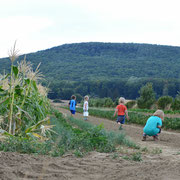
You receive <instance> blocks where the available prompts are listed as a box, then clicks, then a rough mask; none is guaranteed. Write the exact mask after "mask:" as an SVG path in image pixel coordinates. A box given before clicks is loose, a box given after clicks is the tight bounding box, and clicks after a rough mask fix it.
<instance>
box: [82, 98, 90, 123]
mask: <svg viewBox="0 0 180 180" xmlns="http://www.w3.org/2000/svg"><path fill="white" fill-rule="evenodd" d="M88 100H89V96H85V97H84V105H83V116H84V120H85V121H87V117H88V115H89V113H88Z"/></svg>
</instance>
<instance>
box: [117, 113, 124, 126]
mask: <svg viewBox="0 0 180 180" xmlns="http://www.w3.org/2000/svg"><path fill="white" fill-rule="evenodd" d="M116 122H117V123H119V122H120V123H121V124H124V123H125V115H121V116H118V117H117V121H116Z"/></svg>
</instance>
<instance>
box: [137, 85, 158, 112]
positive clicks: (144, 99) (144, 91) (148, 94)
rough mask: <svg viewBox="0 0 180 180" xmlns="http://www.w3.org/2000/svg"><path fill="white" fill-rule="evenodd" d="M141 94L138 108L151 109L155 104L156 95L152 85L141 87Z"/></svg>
mask: <svg viewBox="0 0 180 180" xmlns="http://www.w3.org/2000/svg"><path fill="white" fill-rule="evenodd" d="M139 94H140V97H139V98H138V99H137V104H138V107H139V108H142V109H144V108H148V109H149V108H150V107H151V106H152V105H153V103H154V102H155V93H154V90H153V87H152V83H147V84H146V85H145V86H143V87H141V89H140V91H139Z"/></svg>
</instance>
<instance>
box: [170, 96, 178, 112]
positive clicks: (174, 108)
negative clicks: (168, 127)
mask: <svg viewBox="0 0 180 180" xmlns="http://www.w3.org/2000/svg"><path fill="white" fill-rule="evenodd" d="M171 108H172V109H173V111H174V110H180V92H178V94H177V96H176V98H175V99H174V102H173V103H172V105H171Z"/></svg>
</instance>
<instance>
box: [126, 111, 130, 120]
mask: <svg viewBox="0 0 180 180" xmlns="http://www.w3.org/2000/svg"><path fill="white" fill-rule="evenodd" d="M125 113H126V118H127V119H128V120H129V116H128V110H125Z"/></svg>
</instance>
